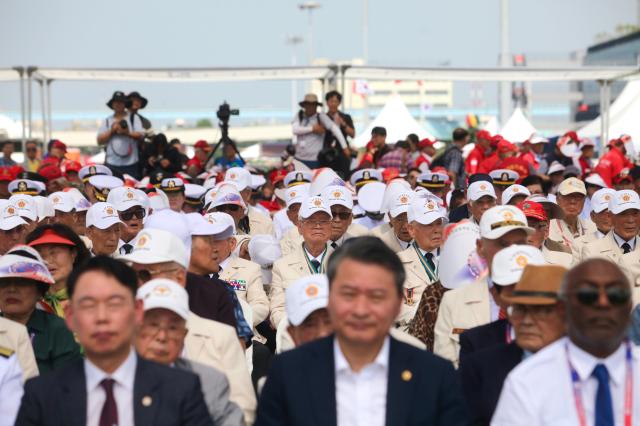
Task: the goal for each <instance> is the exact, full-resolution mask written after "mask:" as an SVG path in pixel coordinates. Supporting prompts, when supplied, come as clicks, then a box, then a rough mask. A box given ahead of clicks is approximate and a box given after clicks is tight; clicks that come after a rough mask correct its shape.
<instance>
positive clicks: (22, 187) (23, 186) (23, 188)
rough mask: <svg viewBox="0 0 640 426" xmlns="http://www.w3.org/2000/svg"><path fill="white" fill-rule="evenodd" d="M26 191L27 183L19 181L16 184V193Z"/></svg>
mask: <svg viewBox="0 0 640 426" xmlns="http://www.w3.org/2000/svg"><path fill="white" fill-rule="evenodd" d="M26 190H27V183H26V182H24V181H20V182H18V191H22V192H24V191H26Z"/></svg>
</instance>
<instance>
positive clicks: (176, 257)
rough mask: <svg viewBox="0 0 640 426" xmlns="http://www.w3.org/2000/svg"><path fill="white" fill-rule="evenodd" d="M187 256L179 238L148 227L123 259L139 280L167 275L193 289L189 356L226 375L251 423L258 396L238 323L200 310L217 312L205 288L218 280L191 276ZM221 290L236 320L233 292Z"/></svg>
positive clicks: (189, 323) (188, 289)
mask: <svg viewBox="0 0 640 426" xmlns="http://www.w3.org/2000/svg"><path fill="white" fill-rule="evenodd" d="M187 257H188V256H187V249H186V247H185V246H184V243H183V242H182V241H181V240H180V239H179V238H178V237H176V236H175V235H173V234H171V233H169V232H166V231H162V230H160V229H146V230H144V231H142V232H141V233H140V235H139V236H138V239H137V240H136V243H135V244H134V249H133V251H132V252H131V253H130V254H128V255H126V256H123V257H122V259H123V260H124V261H127V262H131V263H132V267H133V269H134V270H135V271H136V273H137V279H138V285H143V284H144V283H146V282H147V281H150V280H152V279H156V278H165V279H169V280H172V281H175V282H177V283H178V284H180V285H181V286H184V287H185V290H186V291H187V294H189V310H190V314H189V318H188V319H187V329H188V330H189V333H188V334H187V337H186V340H185V352H186V354H187V359H190V360H192V361H197V362H200V363H203V364H206V365H209V366H211V367H215V368H217V369H219V370H220V371H223V372H224V373H225V374H226V375H227V378H228V379H229V383H230V385H231V396H230V399H231V401H233V402H235V403H236V404H238V405H239V406H240V408H242V411H243V412H244V415H245V420H246V421H247V423H249V424H250V423H251V422H252V421H253V418H254V416H255V404H256V400H255V395H254V392H253V386H252V385H251V378H250V377H249V372H248V370H247V364H246V361H245V355H244V352H243V351H242V347H241V345H240V343H239V342H238V336H237V334H236V330H235V322H234V323H233V324H232V325H230V324H228V323H222V322H219V321H216V320H211V319H207V318H206V317H204V316H203V315H199V314H198V313H210V312H211V311H212V310H214V311H215V309H216V308H215V307H216V306H217V303H210V302H209V301H210V300H212V299H210V297H211V293H209V292H208V290H207V289H208V288H211V287H214V284H213V283H211V282H202V281H199V280H196V281H193V280H190V279H189V278H188V275H189V274H187V271H186V265H187ZM196 278H200V277H196ZM203 280H204V278H203ZM221 291H222V293H219V295H220V297H226V299H225V300H226V301H227V303H228V305H229V310H230V312H229V314H230V315H231V318H232V319H233V307H232V306H231V301H230V300H229V296H228V294H227V293H226V290H225V289H224V288H222V289H221ZM214 294H215V293H214ZM207 306H208V307H209V308H208V309H206V310H205V312H202V310H201V309H205V308H206V307H207ZM195 308H198V309H195ZM225 310H226V309H225ZM234 321H235V319H234Z"/></svg>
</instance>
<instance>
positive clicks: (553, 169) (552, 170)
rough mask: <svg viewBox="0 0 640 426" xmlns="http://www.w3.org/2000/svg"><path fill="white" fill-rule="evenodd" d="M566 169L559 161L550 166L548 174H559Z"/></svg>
mask: <svg viewBox="0 0 640 426" xmlns="http://www.w3.org/2000/svg"><path fill="white" fill-rule="evenodd" d="M564 169H565V167H564V166H563V165H562V164H560V163H558V162H557V161H554V162H553V163H551V166H549V170H547V174H548V175H552V174H554V173H557V172H564Z"/></svg>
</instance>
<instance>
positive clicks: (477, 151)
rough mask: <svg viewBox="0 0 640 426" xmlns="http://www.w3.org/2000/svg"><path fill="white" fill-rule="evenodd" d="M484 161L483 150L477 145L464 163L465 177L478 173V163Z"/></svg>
mask: <svg viewBox="0 0 640 426" xmlns="http://www.w3.org/2000/svg"><path fill="white" fill-rule="evenodd" d="M484 159H485V155H484V149H482V147H481V146H480V145H478V144H476V146H475V147H474V148H473V149H472V150H471V152H470V153H469V155H468V156H467V159H466V160H465V161H464V167H465V170H466V171H467V175H469V176H471V175H473V174H476V173H478V169H479V168H480V163H482V161H483V160H484Z"/></svg>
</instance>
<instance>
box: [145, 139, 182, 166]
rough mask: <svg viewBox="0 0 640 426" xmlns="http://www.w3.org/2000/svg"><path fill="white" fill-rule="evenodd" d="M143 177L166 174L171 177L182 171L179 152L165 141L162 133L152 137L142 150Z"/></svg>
mask: <svg viewBox="0 0 640 426" xmlns="http://www.w3.org/2000/svg"><path fill="white" fill-rule="evenodd" d="M144 160H145V161H144V168H145V173H144V174H145V175H148V176H150V175H153V174H155V173H159V172H162V173H167V174H169V175H173V174H174V173H177V172H179V171H181V170H182V158H181V156H180V152H178V150H177V149H176V148H175V147H173V146H172V145H171V144H169V142H168V141H167V137H166V136H165V135H164V133H158V134H157V135H154V136H153V138H152V139H151V143H149V144H148V145H147V146H146V147H145V150H144Z"/></svg>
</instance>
